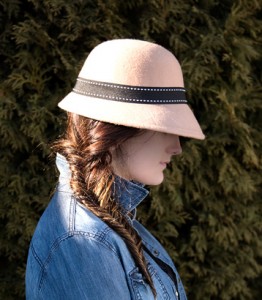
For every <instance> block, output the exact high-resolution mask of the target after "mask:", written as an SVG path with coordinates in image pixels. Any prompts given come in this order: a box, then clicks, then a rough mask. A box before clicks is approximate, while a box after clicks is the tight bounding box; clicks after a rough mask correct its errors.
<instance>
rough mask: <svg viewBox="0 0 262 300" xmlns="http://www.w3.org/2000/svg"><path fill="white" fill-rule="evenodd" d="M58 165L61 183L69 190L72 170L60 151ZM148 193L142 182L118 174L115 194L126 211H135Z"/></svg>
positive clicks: (57, 157) (114, 189)
mask: <svg viewBox="0 0 262 300" xmlns="http://www.w3.org/2000/svg"><path fill="white" fill-rule="evenodd" d="M56 165H57V168H58V171H59V173H60V177H59V184H60V186H62V188H63V189H64V190H65V189H66V190H67V191H69V190H70V178H71V171H70V168H69V164H68V162H67V160H66V158H65V157H64V156H62V155H61V154H59V153H57V156H56ZM60 190H61V188H60ZM148 193H149V192H148V190H147V189H145V188H144V186H143V185H142V184H141V183H139V182H134V181H128V180H126V179H123V178H121V177H118V176H116V179H115V182H114V185H113V194H114V195H115V196H116V198H117V200H118V201H119V204H120V206H121V207H122V209H123V212H124V213H126V214H127V213H129V212H134V210H135V209H136V207H137V206H138V205H139V204H140V203H141V202H142V201H143V200H144V199H145V197H146V196H147V195H148Z"/></svg>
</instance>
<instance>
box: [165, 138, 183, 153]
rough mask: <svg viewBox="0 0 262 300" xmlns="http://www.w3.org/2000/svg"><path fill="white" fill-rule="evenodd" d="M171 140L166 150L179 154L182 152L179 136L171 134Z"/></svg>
mask: <svg viewBox="0 0 262 300" xmlns="http://www.w3.org/2000/svg"><path fill="white" fill-rule="evenodd" d="M169 138H170V142H169V143H168V146H167V148H166V152H167V153H168V154H171V155H178V154H181V153H182V147H181V144H180V140H179V136H177V135H173V134H170V137H169Z"/></svg>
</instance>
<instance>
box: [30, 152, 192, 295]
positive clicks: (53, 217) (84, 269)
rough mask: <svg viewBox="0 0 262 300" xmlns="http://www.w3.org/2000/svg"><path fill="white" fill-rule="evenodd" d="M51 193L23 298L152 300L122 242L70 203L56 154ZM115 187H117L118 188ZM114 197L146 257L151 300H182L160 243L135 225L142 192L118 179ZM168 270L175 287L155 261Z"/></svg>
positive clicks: (65, 170)
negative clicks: (55, 175) (151, 284)
mask: <svg viewBox="0 0 262 300" xmlns="http://www.w3.org/2000/svg"><path fill="white" fill-rule="evenodd" d="M57 166H58V169H59V171H60V178H59V184H58V186H57V189H56V192H55V194H54V196H53V198H52V200H51V201H50V203H49V205H48V207H47V208H46V210H45V212H44V214H43V215H42V217H41V219H40V220H39V223H38V225H37V228H36V230H35V233H34V236H33V238H32V241H31V244H30V249H29V254H28V261H27V269H26V299H28V300H32V299H37V300H41V299H45V300H52V299H63V300H65V299H72V300H73V299H76V300H82V299H90V300H96V299H97V300H102V299H103V300H113V299H120V300H128V299H137V300H138V299H143V300H150V299H154V297H153V294H152V292H151V289H150V287H149V285H148V284H147V283H145V281H144V279H143V277H142V275H141V273H140V272H139V270H138V268H137V266H136V265H135V263H134V260H133V258H132V256H131V255H130V253H129V251H128V248H127V246H126V244H125V243H124V241H123V240H122V238H121V237H120V236H119V235H118V234H117V233H116V232H114V231H113V230H112V229H111V228H109V227H108V226H107V225H106V224H105V223H104V222H103V221H101V220H100V219H99V218H98V217H96V216H95V215H94V214H93V213H91V212H90V211H88V210H87V209H86V208H85V207H83V206H82V205H81V204H80V203H79V202H77V201H76V199H75V197H74V196H73V194H72V191H71V189H70V186H69V180H70V171H69V167H68V164H67V162H66V160H65V159H64V158H63V157H62V156H61V155H59V154H58V155H57ZM119 182H121V184H119ZM115 192H116V193H117V195H118V199H119V201H120V203H121V205H122V207H123V209H124V210H125V212H126V213H127V212H132V213H131V214H130V213H129V215H131V216H132V217H130V219H129V220H130V222H131V224H132V225H133V226H134V227H135V228H136V230H137V231H138V233H139V235H140V236H141V238H142V240H143V243H144V245H145V246H146V248H147V249H148V251H149V252H150V255H149V253H148V252H145V258H146V260H147V261H148V268H149V272H150V274H151V276H152V279H153V282H154V286H155V288H156V291H157V299H159V300H160V299H180V300H186V295H185V291H184V288H183V285H182V283H181V280H180V278H179V275H178V273H177V270H176V268H175V266H174V264H173V262H172V260H171V258H170V257H169V255H168V254H167V252H166V251H165V250H164V248H163V247H162V246H161V245H160V243H159V242H158V241H157V240H156V239H155V238H154V237H153V236H152V235H151V234H150V233H149V232H148V231H147V230H146V229H145V227H144V226H142V225H141V224H140V223H139V222H138V221H137V220H135V210H136V206H137V205H138V204H139V203H140V202H141V201H142V200H143V199H144V198H145V197H146V195H147V194H148V191H147V190H146V189H145V188H144V187H143V186H141V185H140V184H136V183H133V182H128V181H126V180H123V179H120V178H119V179H118V180H117V182H116V184H115ZM154 258H156V259H160V260H161V261H162V262H164V263H166V264H167V265H169V266H170V267H171V268H172V270H173V272H174V274H175V276H176V280H177V287H176V286H175V284H174V282H173V281H172V280H171V278H170V277H169V276H168V275H167V273H166V272H165V271H163V270H162V268H161V267H160V266H159V264H158V263H157V262H156V261H155V259H154Z"/></svg>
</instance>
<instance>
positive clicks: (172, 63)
mask: <svg viewBox="0 0 262 300" xmlns="http://www.w3.org/2000/svg"><path fill="white" fill-rule="evenodd" d="M58 105H59V107H60V108H62V109H64V110H66V111H69V112H72V113H76V114H79V115H82V116H85V117H88V118H92V119H95V120H100V121H104V122H109V123H113V124H119V125H125V126H130V127H136V128H143V129H149V130H154V131H160V132H166V133H171V134H176V135H179V136H185V137H192V138H196V139H204V138H205V136H204V134H203V132H202V130H201V128H200V126H199V124H198V122H197V120H196V118H195V116H194V114H193V112H192V110H191V109H190V108H189V106H188V104H187V101H186V97H185V88H184V81H183V74H182V71H181V67H180V64H179V62H178V61H177V59H176V58H175V56H174V55H173V54H172V53H171V52H170V51H168V50H167V49H165V48H163V47H162V46H160V45H157V44H154V43H151V42H146V41H141V40H134V39H116V40H110V41H106V42H103V43H101V44H99V45H98V46H96V47H95V48H94V49H93V50H92V51H91V53H90V54H89V56H88V57H87V59H86V61H85V63H84V65H83V67H82V69H81V71H80V73H79V76H78V78H77V81H76V84H75V87H74V88H73V90H72V92H70V93H69V94H68V95H67V96H66V97H65V98H64V99H63V100H62V101H61V102H60V103H59V104H58Z"/></svg>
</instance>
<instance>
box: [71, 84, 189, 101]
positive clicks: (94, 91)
mask: <svg viewBox="0 0 262 300" xmlns="http://www.w3.org/2000/svg"><path fill="white" fill-rule="evenodd" d="M73 92H75V93H77V94H81V95H86V96H90V97H95V98H102V99H108V100H114V101H120V102H130V103H148V104H181V103H182V104H183V103H187V100H186V94H185V89H184V88H183V87H144V86H131V85H123V84H113V83H108V82H100V81H95V80H88V79H84V78H77V82H76V85H75V87H74V88H73Z"/></svg>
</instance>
